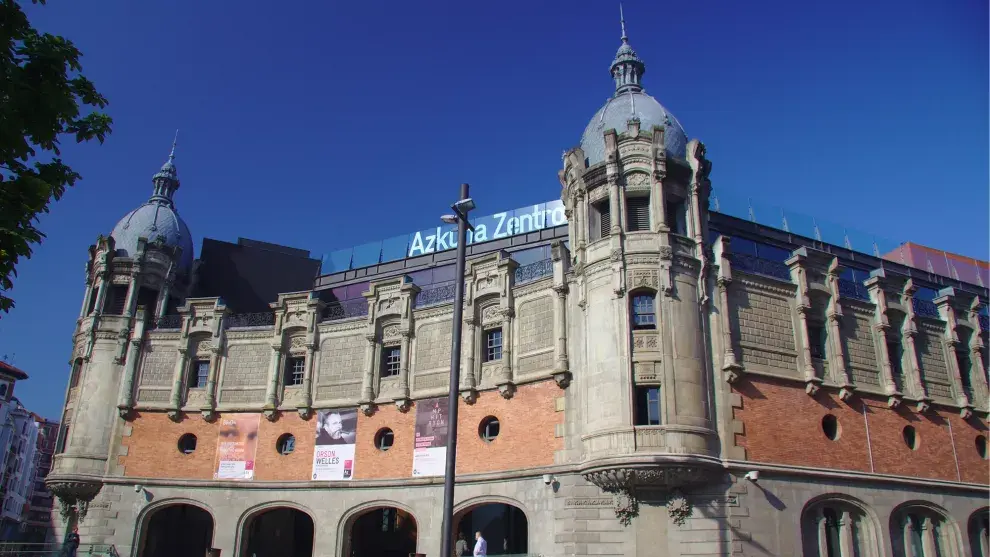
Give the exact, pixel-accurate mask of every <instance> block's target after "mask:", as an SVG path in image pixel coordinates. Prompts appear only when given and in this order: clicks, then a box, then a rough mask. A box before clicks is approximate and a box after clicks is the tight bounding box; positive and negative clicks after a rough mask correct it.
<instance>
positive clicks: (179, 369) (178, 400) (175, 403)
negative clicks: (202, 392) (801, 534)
mask: <svg viewBox="0 0 990 557" xmlns="http://www.w3.org/2000/svg"><path fill="white" fill-rule="evenodd" d="M183 342H188V340H184V341H183ZM177 350H178V351H179V357H178V358H176V361H175V371H174V372H173V374H172V396H171V397H170V406H171V407H172V409H173V410H175V411H176V412H178V411H179V410H180V409H181V408H182V390H183V389H182V377H183V375H184V372H185V370H186V356H187V354H188V353H189V347H188V346H186V345H183V346H180V347H178V348H177Z"/></svg>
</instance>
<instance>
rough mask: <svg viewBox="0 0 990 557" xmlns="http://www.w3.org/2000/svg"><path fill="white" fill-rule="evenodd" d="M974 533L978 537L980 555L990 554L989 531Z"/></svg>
mask: <svg viewBox="0 0 990 557" xmlns="http://www.w3.org/2000/svg"><path fill="white" fill-rule="evenodd" d="M976 535H977V536H979V537H980V555H981V556H982V555H988V556H990V532H987V531H986V530H983V531H981V532H979V533H977V534H976Z"/></svg>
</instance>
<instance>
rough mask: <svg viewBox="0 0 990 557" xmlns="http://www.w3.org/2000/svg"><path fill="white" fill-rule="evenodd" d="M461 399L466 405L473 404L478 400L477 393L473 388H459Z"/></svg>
mask: <svg viewBox="0 0 990 557" xmlns="http://www.w3.org/2000/svg"><path fill="white" fill-rule="evenodd" d="M460 392H461V399H463V400H464V402H466V403H468V404H474V403H475V401H477V400H478V391H477V390H476V389H475V388H474V387H461V389H460Z"/></svg>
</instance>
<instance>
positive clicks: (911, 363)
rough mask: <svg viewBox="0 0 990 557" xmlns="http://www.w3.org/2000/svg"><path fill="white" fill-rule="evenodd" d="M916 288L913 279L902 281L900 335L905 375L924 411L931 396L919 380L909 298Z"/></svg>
mask: <svg viewBox="0 0 990 557" xmlns="http://www.w3.org/2000/svg"><path fill="white" fill-rule="evenodd" d="M917 290H918V288H917V287H916V286H915V285H914V281H912V280H911V279H908V280H906V281H905V282H904V287H903V288H902V289H901V293H900V296H901V305H902V306H903V307H904V310H905V312H906V315H905V317H904V327H903V328H902V329H901V335H902V338H903V339H904V351H905V352H906V353H907V356H908V373H907V376H908V378H909V380H910V381H911V387H912V389H911V390H912V391H913V395H914V396H913V398H914V399H915V400H916V401H917V405H916V406H915V408H916V410H917V411H918V412H924V411H926V410H928V409H929V408H930V407H931V398H929V396H928V392H927V390H926V389H925V384H924V382H923V381H922V380H921V362H920V360H919V359H918V348H917V344H916V343H915V341H914V339H915V337H917V335H918V325H917V322H916V321H915V317H914V304H913V303H912V301H911V299H912V298H913V297H914V293H915V292H916V291H917Z"/></svg>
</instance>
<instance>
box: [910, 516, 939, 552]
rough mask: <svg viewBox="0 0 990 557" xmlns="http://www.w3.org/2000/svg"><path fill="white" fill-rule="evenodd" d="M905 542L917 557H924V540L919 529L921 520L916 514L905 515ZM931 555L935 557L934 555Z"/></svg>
mask: <svg viewBox="0 0 990 557" xmlns="http://www.w3.org/2000/svg"><path fill="white" fill-rule="evenodd" d="M905 528H907V535H906V536H905V537H906V538H907V544H908V546H909V547H911V549H912V553H914V555H916V556H917V557H924V555H925V542H924V540H923V539H922V534H921V529H922V522H921V518H919V517H918V515H916V514H909V515H908V516H907V524H905ZM932 557H935V556H934V555H933V556H932Z"/></svg>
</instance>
